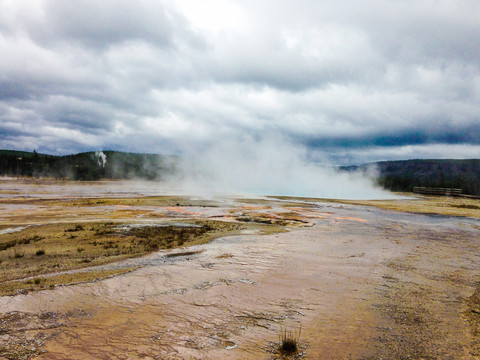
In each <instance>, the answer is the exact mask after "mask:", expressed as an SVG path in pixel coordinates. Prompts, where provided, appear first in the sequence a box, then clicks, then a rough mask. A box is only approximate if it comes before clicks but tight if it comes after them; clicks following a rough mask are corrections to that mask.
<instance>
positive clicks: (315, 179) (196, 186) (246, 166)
mask: <svg viewBox="0 0 480 360" xmlns="http://www.w3.org/2000/svg"><path fill="white" fill-rule="evenodd" d="M182 158H183V160H182V162H181V165H180V173H181V175H180V177H179V178H178V179H175V181H177V185H179V186H180V187H181V188H182V189H183V190H184V191H185V192H187V193H190V194H208V193H222V194H248V195H278V196H280V195H284V196H302V197H318V198H336V199H386V198H394V197H395V196H394V195H393V194H392V193H390V192H388V191H385V190H383V189H381V188H379V187H378V186H376V185H375V183H374V178H375V176H374V170H373V169H372V171H371V173H370V174H365V173H359V172H357V173H345V172H340V171H338V170H337V169H336V168H335V167H333V166H330V165H319V164H318V163H314V162H312V161H308V160H307V153H306V151H305V149H304V148H301V147H298V146H294V145H293V144H292V143H290V142H288V141H285V140H284V139H281V138H278V137H274V138H270V139H266V140H265V139H263V140H245V139H243V140H235V141H231V140H229V141H219V142H217V143H216V144H214V145H211V146H209V147H208V148H206V149H202V150H198V149H195V150H193V149H192V148H187V149H186V150H185V151H184V156H183V157H182Z"/></svg>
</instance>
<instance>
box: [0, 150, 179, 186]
mask: <svg viewBox="0 0 480 360" xmlns="http://www.w3.org/2000/svg"><path fill="white" fill-rule="evenodd" d="M175 163H176V158H175V157H174V156H165V155H157V154H137V153H127V152H117V151H104V152H85V153H79V154H74V155H65V156H56V155H46V154H38V153H37V152H36V151H33V152H22V151H10V150H2V151H0V176H10V177H34V178H56V179H68V180H100V179H144V180H160V179H163V178H165V177H166V176H168V175H169V174H171V173H172V172H174V171H175Z"/></svg>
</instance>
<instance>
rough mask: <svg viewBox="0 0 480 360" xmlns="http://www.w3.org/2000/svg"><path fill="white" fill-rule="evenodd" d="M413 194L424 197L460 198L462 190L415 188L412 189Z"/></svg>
mask: <svg viewBox="0 0 480 360" xmlns="http://www.w3.org/2000/svg"><path fill="white" fill-rule="evenodd" d="M413 192H414V193H416V194H425V195H443V196H460V195H461V194H462V189H454V188H432V187H419V186H415V187H414V188H413Z"/></svg>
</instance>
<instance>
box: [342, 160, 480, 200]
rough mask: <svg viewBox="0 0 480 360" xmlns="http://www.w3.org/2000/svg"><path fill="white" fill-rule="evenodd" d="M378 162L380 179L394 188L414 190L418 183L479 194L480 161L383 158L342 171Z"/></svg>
mask: <svg viewBox="0 0 480 360" xmlns="http://www.w3.org/2000/svg"><path fill="white" fill-rule="evenodd" d="M371 165H375V166H376V168H377V169H378V178H377V182H378V184H379V185H381V186H382V187H384V188H385V189H388V190H391V191H407V192H411V191H412V190H413V187H415V186H424V187H440V188H457V189H462V193H463V194H466V195H476V196H480V160H404V161H381V162H377V163H374V164H366V165H361V166H348V167H342V168H341V169H342V170H346V171H355V170H366V169H367V168H368V167H369V166H371Z"/></svg>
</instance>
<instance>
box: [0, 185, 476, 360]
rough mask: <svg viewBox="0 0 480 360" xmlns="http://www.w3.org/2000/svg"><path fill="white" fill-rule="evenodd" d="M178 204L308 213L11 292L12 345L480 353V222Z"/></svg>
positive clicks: (210, 354)
mask: <svg viewBox="0 0 480 360" xmlns="http://www.w3.org/2000/svg"><path fill="white" fill-rule="evenodd" d="M29 186H32V185H29ZM62 186H68V185H62ZM11 187H12V186H11V184H10V188H8V190H9V191H10V192H13V191H17V192H20V193H22V187H21V185H18V186H17V187H16V188H15V189H16V190H12V189H11ZM27 191H28V192H29V194H33V193H34V192H35V191H32V190H31V189H28V190H24V191H23V194H25V192H27ZM124 191H125V189H124V188H122V194H124ZM42 192H43V194H48V193H50V190H49V188H48V186H45V185H42ZM54 192H55V190H54V191H53V193H54ZM75 192H77V193H78V188H75ZM94 192H95V191H94V189H92V188H90V189H89V194H92V193H94ZM36 193H38V194H39V193H40V191H39V190H38V189H37V191H36ZM139 193H141V191H140V190H139V189H138V188H137V189H136V190H135V191H134V193H132V195H133V196H143V195H145V194H139ZM84 194H85V193H84ZM14 195H16V194H14ZM110 195H111V196H116V195H118V194H115V193H110ZM37 196H45V195H37ZM55 196H68V190H62V192H61V195H58V194H56V195H55ZM101 196H102V197H105V196H107V195H106V194H105V193H104V192H102V194H101ZM253 203H255V201H253ZM285 205H287V206H288V207H285ZM17 206H19V208H16V209H13V208H8V206H7V205H5V207H4V208H3V209H4V210H2V212H1V213H0V221H1V223H0V224H2V225H6V224H8V223H9V222H10V223H13V222H15V224H16V226H18V225H19V222H20V220H19V217H18V216H20V215H18V214H20V213H19V212H27V213H28V214H29V217H32V216H33V215H35V212H37V211H38V212H42V211H51V209H45V208H44V207H39V208H28V207H26V208H25V207H21V206H20V205H18V204H17ZM5 209H8V211H7V210H5ZM127 210H132V209H128V208H126V209H125V211H127ZM69 211H72V209H70V210H69ZM82 211H84V210H82ZM139 211H140V210H139ZM142 211H158V212H160V211H161V209H155V207H153V209H143V210H142ZM169 211H171V212H172V213H175V212H176V213H177V214H178V213H181V214H182V216H184V217H186V218H188V217H197V218H215V219H222V218H223V219H225V220H228V221H233V218H231V217H230V215H231V214H232V213H235V214H244V215H245V216H249V214H250V215H252V214H257V215H258V214H264V215H266V216H267V215H268V216H270V217H275V216H276V215H277V214H280V215H281V214H282V213H285V212H289V213H294V214H295V216H297V217H298V218H299V219H302V220H303V221H304V222H303V223H298V224H294V223H292V224H287V227H288V230H289V231H288V232H285V233H277V234H271V235H257V234H256V233H248V234H245V235H241V236H234V237H226V238H220V239H217V240H214V241H213V242H212V243H209V244H205V245H199V246H195V247H193V248H189V249H188V251H198V252H196V253H194V254H189V255H184V256H177V257H166V256H165V255H166V254H168V253H179V252H181V251H182V250H181V249H175V250H171V251H166V250H162V251H159V252H157V253H154V254H151V255H148V256H146V257H143V258H141V259H129V260H125V261H123V262H122V263H119V264H118V263H117V264H113V265H106V266H132V265H138V266H139V268H138V269H137V270H135V271H133V272H130V273H127V274H124V275H120V276H117V277H113V278H110V279H106V280H102V281H97V282H92V283H84V284H78V285H71V286H60V287H57V288H55V289H52V290H45V291H39V292H34V293H28V294H23V295H22V294H20V295H16V296H5V297H0V312H1V315H2V316H3V318H2V319H3V320H2V321H1V322H0V348H1V347H3V348H4V349H5V348H7V347H8V346H14V345H15V346H25V347H28V346H30V347H32V348H35V351H32V352H31V354H32V355H31V356H30V357H33V356H34V355H35V354H36V355H38V356H37V357H36V358H38V359H280V358H302V359H364V360H366V359H478V358H480V354H479V351H478V341H479V339H478V333H476V330H477V329H476V327H475V326H476V322H475V321H476V320H475V319H476V318H475V316H480V315H479V314H477V313H476V312H475V310H476V309H475V308H472V306H473V305H472V304H471V302H470V298H471V296H472V294H473V293H474V292H475V290H476V287H477V285H478V282H479V279H480V276H479V275H480V271H479V270H480V266H479V264H480V221H479V220H478V219H474V218H462V217H452V216H450V217H446V216H433V215H418V214H407V213H402V212H395V211H387V210H381V209H377V208H373V207H366V206H358V205H350V204H335V203H328V202H316V201H313V200H309V201H308V202H306V203H303V204H302V203H299V202H298V201H296V200H293V199H292V200H286V201H283V202H279V201H275V200H273V199H271V200H264V201H263V200H262V201H261V202H260V201H258V202H257V204H252V201H246V200H242V199H228V200H227V199H222V200H221V201H218V203H217V204H216V206H215V207H212V206H211V207H202V206H195V207H193V206H192V207H186V206H183V207H181V206H179V207H177V208H172V209H170V210H169ZM15 212H17V215H18V216H17V217H15ZM79 213H82V212H81V211H80V212H79ZM93 213H95V210H94V209H90V213H89V215H88V216H93V215H92V214H93ZM99 213H102V214H103V216H106V215H105V211H103V212H101V211H99ZM129 214H130V216H132V217H135V216H138V215H139V214H140V212H137V213H134V212H130V213H129ZM143 214H144V213H143ZM55 216H59V215H58V214H57V215H55ZM69 216H72V215H71V214H70V215H69ZM138 219H140V220H141V219H143V217H142V218H140V217H139V218H138ZM13 220H15V221H13ZM140 220H139V221H140ZM299 225H301V226H299ZM1 236H2V235H1V234H0V237H1ZM300 327H301V335H300V340H299V352H298V353H297V354H295V355H293V356H288V357H282V355H281V354H280V353H279V352H278V350H277V349H278V338H279V334H280V333H281V331H282V328H286V329H289V330H296V329H300ZM5 358H20V357H13V355H12V356H11V357H5ZM26 358H28V357H26Z"/></svg>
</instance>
